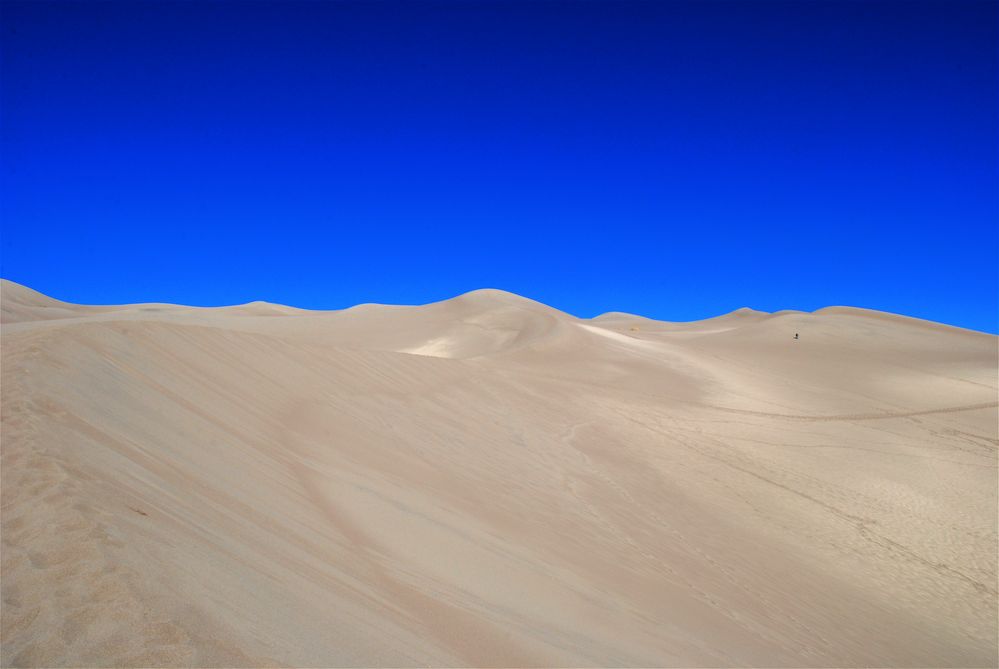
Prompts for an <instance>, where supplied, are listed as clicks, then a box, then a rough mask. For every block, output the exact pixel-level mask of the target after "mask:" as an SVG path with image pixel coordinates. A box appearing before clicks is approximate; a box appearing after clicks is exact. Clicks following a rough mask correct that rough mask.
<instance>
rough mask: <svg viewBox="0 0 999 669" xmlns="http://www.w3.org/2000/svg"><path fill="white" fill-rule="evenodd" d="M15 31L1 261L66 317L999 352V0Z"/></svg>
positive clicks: (53, 18)
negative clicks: (573, 324) (866, 327)
mask: <svg viewBox="0 0 999 669" xmlns="http://www.w3.org/2000/svg"><path fill="white" fill-rule="evenodd" d="M0 16H2V38H3V39H2V58H3V60H2V79H0V86H2V97H0V112H2V116H0V123H2V127H0V133H2V135H0V142H2V184H0V186H2V193H0V194H2V205H0V206H2V238H0V250H2V253H0V271H2V274H3V276H4V277H5V278H9V279H12V280H15V281H18V282H21V283H24V284H27V285H29V286H31V287H33V288H35V289H37V290H41V291H42V292H45V293H47V294H50V295H52V296H54V297H58V298H61V299H65V300H69V301H73V302H82V303H122V302H135V301H168V302H179V303H186V304H199V305H216V304H231V303H237V302H245V301H250V300H256V299H263V300H269V301H274V302H281V303H285V304H292V305H296V306H301V307H309V308H340V307H346V306H349V305H352V304H355V303H359V302H372V301H374V302H387V303H422V302H428V301H433V300H438V299H443V298H446V297H451V296H453V295H456V294H458V293H462V292H465V291H467V290H472V289H475V288H481V287H495V288H502V289H505V290H510V291H513V292H516V293H520V294H522V295H526V296H528V297H532V298H534V299H537V300H540V301H542V302H545V303H548V304H551V305H552V306H555V307H558V308H561V309H564V310H566V311H569V312H571V313H574V314H577V315H580V316H593V315H596V314H598V313H600V312H603V311H608V310H620V311H631V312H636V313H640V314H643V315H647V316H651V317H655V318H662V319H667V320H691V319H696V318H703V317H708V316H713V315H717V314H719V313H722V312H726V311H730V310H732V309H735V308H738V307H741V306H750V307H754V308H757V309H764V310H768V311H772V310H778V309H785V308H788V309H804V310H812V309H816V308H820V307H823V306H828V305H854V306H862V307H868V308H873V309H882V310H886V311H893V312H898V313H903V314H908V315H913V316H918V317H922V318H929V319H933V320H938V321H942V322H947V323H952V324H956V325H961V326H964V327H971V328H975V329H980V330H986V331H990V332H996V331H997V313H999V268H997V264H999V259H997V256H999V230H997V210H999V207H997V205H999V200H997V194H996V186H997V176H999V174H997V144H999V137H997V117H999V114H997V111H999V110H997V48H999V43H997V23H999V22H997V5H996V4H995V3H991V2H979V3H962V2H957V1H953V0H950V1H948V2H940V3H919V2H904V3H893V2H844V3H826V2H804V1H802V2H781V3H769V2H698V3H671V2H648V3H628V2H613V3H599V2H586V3H582V2H577V3H568V2H534V3H509V2H502V3H501V2H493V3H476V2H453V3H448V2H433V3H420V2H408V3H404V4H394V3H373V2H356V3H331V2H330V3H321V2H306V3H292V2H281V3H265V2H249V3H235V2H230V3H154V2H128V3H123V4H117V3H85V2H80V3H76V2H74V3H68V4H59V3H45V2H30V3H17V2H5V3H4V4H3V8H2V15H0Z"/></svg>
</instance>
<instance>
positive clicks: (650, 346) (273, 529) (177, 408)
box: [0, 281, 999, 667]
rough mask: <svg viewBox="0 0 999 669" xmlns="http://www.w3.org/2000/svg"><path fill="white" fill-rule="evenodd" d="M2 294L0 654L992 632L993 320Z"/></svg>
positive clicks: (676, 648)
mask: <svg viewBox="0 0 999 669" xmlns="http://www.w3.org/2000/svg"><path fill="white" fill-rule="evenodd" d="M0 307H2V322H3V326H2V354H3V367H2V374H3V376H2V384H3V385H2V414H3V416H2V418H3V423H2V449H0V450H2V533H0V534H2V537H0V538H2V604H3V606H2V627H0V641H2V658H0V659H2V663H3V665H4V666H47V667H51V666H112V665H113V666H190V665H197V666H242V667H250V666H277V665H284V666H287V665H292V666H308V667H323V666H407V667H408V666H427V665H430V666H496V667H498V666H504V667H505V666H525V667H535V666H585V667H596V666H600V667H610V666H613V667H621V666H643V667H654V666H684V667H695V666H701V667H729V666H749V665H753V666H767V667H792V666H796V667H819V666H821V667H829V666H850V667H852V666H880V667H927V666H929V667H973V666H996V664H997V661H999V659H997V647H996V643H997V642H996V635H997V627H996V625H997V624H996V620H997V604H996V602H997V581H996V578H997V575H996V563H997V447H999V435H997V416H999V413H997V412H999V409H997V389H999V380H997V369H999V359H997V342H999V338H997V337H995V336H993V335H988V334H983V333H980V332H974V331H969V330H962V329H958V328H953V327H948V326H944V325H940V324H936V323H929V322H926V321H920V320H917V319H912V318H907V317H903V316H897V315H892V314H885V313H881V312H874V311H868V310H863V309H853V308H847V307H835V308H829V309H823V310H819V311H817V312H814V313H802V312H790V311H789V312H778V313H775V314H768V313H764V312H759V311H753V310H749V309H743V310H739V311H736V312H733V313H731V314H727V315H724V316H719V317H717V318H712V319H707V320H704V321H699V322H694V323H665V322H659V321H654V320H650V319H646V318H642V317H640V316H633V315H628V314H621V313H612V314H605V315H603V316H601V317H598V318H595V319H589V320H587V319H578V318H575V317H573V316H571V315H569V314H566V313H563V312H560V311H558V310H555V309H552V308H550V307H547V306H545V305H543V304H540V303H538V302H534V301H532V300H529V299H526V298H523V297H519V296H517V295H513V294H510V293H505V292H503V291H498V290H480V291H475V292H472V293H467V294H465V295H461V296H459V297H456V298H454V299H451V300H446V301H443V302H438V303H434V304H428V305H424V306H416V307H401V306H384V305H362V306H358V307H354V308H352V309H346V310H343V311H331V312H314V311H304V310H300V309H293V308H290V307H283V306H279V305H271V304H266V303H259V302H258V303H252V304H248V305H242V306H235V307H224V308H194V307H182V306H176V305H164V304H144V305H127V306H108V307H89V306H77V305H72V304H66V303H63V302H58V301H56V300H52V299H50V298H47V297H45V296H44V295H41V294H39V293H37V292H35V291H32V290H30V289H28V288H26V287H24V286H20V285H17V284H14V283H11V282H8V281H5V282H3V286H2V297H0ZM795 333H797V334H798V335H799V338H798V339H795V338H794V335H795Z"/></svg>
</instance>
